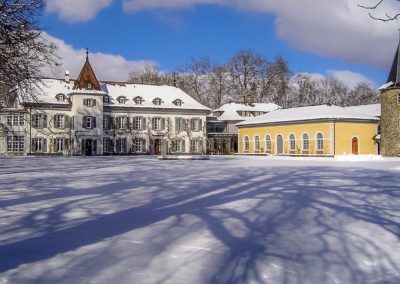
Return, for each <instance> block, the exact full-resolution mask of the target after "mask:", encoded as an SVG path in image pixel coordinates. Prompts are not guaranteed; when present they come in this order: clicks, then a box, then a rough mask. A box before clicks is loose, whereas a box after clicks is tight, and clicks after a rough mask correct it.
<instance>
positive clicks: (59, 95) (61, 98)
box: [56, 93, 66, 102]
mask: <svg viewBox="0 0 400 284" xmlns="http://www.w3.org/2000/svg"><path fill="white" fill-rule="evenodd" d="M56 100H57V101H58V102H63V101H65V100H66V97H65V95H64V94H61V93H60V94H57V95H56Z"/></svg>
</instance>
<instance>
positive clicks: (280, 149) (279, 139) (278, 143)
mask: <svg viewBox="0 0 400 284" xmlns="http://www.w3.org/2000/svg"><path fill="white" fill-rule="evenodd" d="M276 154H277V155H281V154H283V138H282V135H278V137H276Z"/></svg>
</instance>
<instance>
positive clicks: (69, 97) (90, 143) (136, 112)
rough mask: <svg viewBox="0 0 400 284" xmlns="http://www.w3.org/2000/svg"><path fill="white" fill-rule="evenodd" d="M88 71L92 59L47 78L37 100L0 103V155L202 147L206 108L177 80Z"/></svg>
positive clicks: (198, 149) (191, 150)
mask: <svg viewBox="0 0 400 284" xmlns="http://www.w3.org/2000/svg"><path fill="white" fill-rule="evenodd" d="M85 68H86V69H87V70H85ZM90 71H91V72H93V71H92V70H91V67H90V63H89V62H88V60H87V61H86V63H85V66H84V67H83V69H82V72H81V75H80V76H79V77H78V79H77V80H75V81H72V80H68V78H66V79H45V80H43V82H42V84H41V86H40V87H38V90H37V92H38V95H37V101H34V102H21V103H15V104H14V105H13V107H11V108H10V107H8V108H3V109H1V110H0V155H29V154H33V155H34V154H59V155H103V154H107V155H110V154H156V155H159V154H161V153H163V154H166V153H169V154H171V153H204V152H205V149H204V146H205V145H206V139H207V137H206V126H205V123H206V116H207V115H208V114H209V113H210V110H209V109H208V108H207V107H205V106H203V105H201V104H199V103H198V102H197V101H195V100H194V99H193V98H191V97H190V96H189V95H187V94H186V93H184V92H183V91H181V90H180V89H178V88H176V87H171V86H153V85H139V84H129V83H121V82H118V83H117V82H98V81H97V79H96V78H95V75H94V73H90ZM86 73H87V74H86ZM88 74H89V75H88ZM89 77H90V78H89ZM82 84H83V85H84V86H86V87H85V88H82ZM85 84H86V85H85ZM96 85H97V86H99V87H98V89H97V90H96V88H95V86H96Z"/></svg>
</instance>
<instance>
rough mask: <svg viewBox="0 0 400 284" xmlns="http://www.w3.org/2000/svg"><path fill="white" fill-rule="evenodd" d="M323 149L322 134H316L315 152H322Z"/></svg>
mask: <svg viewBox="0 0 400 284" xmlns="http://www.w3.org/2000/svg"><path fill="white" fill-rule="evenodd" d="M323 149H324V136H323V135H322V133H317V150H319V151H322V150H323Z"/></svg>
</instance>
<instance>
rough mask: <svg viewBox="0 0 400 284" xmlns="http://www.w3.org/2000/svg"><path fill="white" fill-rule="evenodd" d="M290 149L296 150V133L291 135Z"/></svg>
mask: <svg viewBox="0 0 400 284" xmlns="http://www.w3.org/2000/svg"><path fill="white" fill-rule="evenodd" d="M289 150H291V151H294V150H296V137H295V136H294V134H290V135H289Z"/></svg>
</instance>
